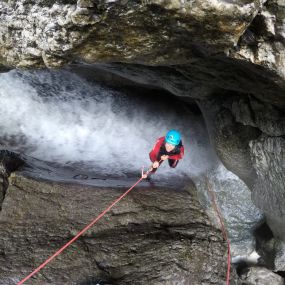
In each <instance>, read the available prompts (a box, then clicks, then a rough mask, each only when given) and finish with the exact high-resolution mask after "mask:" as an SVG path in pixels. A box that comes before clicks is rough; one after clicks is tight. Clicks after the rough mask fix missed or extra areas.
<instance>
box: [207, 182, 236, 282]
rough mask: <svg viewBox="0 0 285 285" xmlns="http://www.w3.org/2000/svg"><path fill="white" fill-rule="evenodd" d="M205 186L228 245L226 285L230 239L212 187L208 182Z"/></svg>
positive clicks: (228, 270) (228, 271) (228, 274)
mask: <svg viewBox="0 0 285 285" xmlns="http://www.w3.org/2000/svg"><path fill="white" fill-rule="evenodd" d="M207 186H208V192H209V193H210V194H211V198H212V202H213V206H214V209H215V211H216V212H217V214H218V217H219V221H220V224H221V229H222V233H223V237H224V240H225V241H226V242H227V247H228V253H227V254H228V258H227V263H228V269H227V280H226V285H229V284H230V271H231V251H230V250H231V248H230V241H229V238H228V234H227V231H226V229H225V225H224V222H223V218H222V214H221V211H220V210H219V207H218V205H217V203H216V201H217V199H216V194H215V192H214V191H213V190H212V188H211V187H210V185H209V184H208V183H207Z"/></svg>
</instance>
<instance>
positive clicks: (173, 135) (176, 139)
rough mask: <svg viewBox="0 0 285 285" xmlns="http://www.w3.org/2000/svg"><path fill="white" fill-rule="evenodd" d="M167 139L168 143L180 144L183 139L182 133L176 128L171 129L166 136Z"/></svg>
mask: <svg viewBox="0 0 285 285" xmlns="http://www.w3.org/2000/svg"><path fill="white" fill-rule="evenodd" d="M165 141H166V142H167V143H170V144H172V145H179V143H180V141H181V135H180V133H179V132H178V131H176V130H170V131H168V132H167V134H166V136H165Z"/></svg>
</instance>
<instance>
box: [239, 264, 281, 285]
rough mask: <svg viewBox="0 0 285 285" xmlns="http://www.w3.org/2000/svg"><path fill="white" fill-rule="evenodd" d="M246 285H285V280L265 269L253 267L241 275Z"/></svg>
mask: <svg viewBox="0 0 285 285" xmlns="http://www.w3.org/2000/svg"><path fill="white" fill-rule="evenodd" d="M241 280H242V282H243V283H242V284H244V285H268V284H270V285H283V284H284V279H283V278H282V277H281V276H279V275H278V274H276V273H273V272H272V271H270V270H268V269H266V268H264V267H251V268H250V269H247V270H245V272H243V273H242V275H241Z"/></svg>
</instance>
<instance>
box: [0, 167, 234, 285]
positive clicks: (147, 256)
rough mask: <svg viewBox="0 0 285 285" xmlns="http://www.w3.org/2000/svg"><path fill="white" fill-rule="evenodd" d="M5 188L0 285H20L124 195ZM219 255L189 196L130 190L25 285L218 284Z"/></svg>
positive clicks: (25, 185)
mask: <svg viewBox="0 0 285 285" xmlns="http://www.w3.org/2000/svg"><path fill="white" fill-rule="evenodd" d="M9 181H10V185H9V188H8V191H7V194H6V197H5V200H4V203H3V208H2V212H1V216H0V225H1V226H0V253H1V254H0V272H1V273H0V274H1V280H0V284H1V285H2V284H3V285H4V284H5V285H9V284H15V282H18V281H19V280H20V279H21V278H24V277H25V276H26V275H27V274H28V273H30V272H31V271H32V270H33V269H34V268H35V267H36V266H37V265H39V264H40V263H41V262H43V261H44V260H45V259H46V258H47V257H48V256H49V255H51V254H53V253H54V252H55V251H56V250H57V249H58V248H60V247H61V246H62V245H63V244H65V243H66V242H67V241H68V240H70V239H71V238H72V237H73V236H74V235H75V234H76V233H77V232H78V231H79V230H80V229H82V228H83V227H84V226H85V225H86V224H88V223H89V222H90V221H91V220H92V219H94V218H95V217H96V216H97V215H98V214H99V213H100V212H101V211H102V210H103V209H104V208H106V207H107V206H108V205H110V203H111V201H114V200H115V199H116V198H118V197H119V196H120V195H121V194H122V193H123V191H125V190H122V189H118V188H110V187H103V188H102V187H101V188H100V187H97V188H96V187H94V186H93V187H92V186H84V185H80V184H77V185H76V184H74V185H70V184H64V183H56V182H51V181H50V182H49V181H38V180H34V179H32V178H29V177H27V176H23V175H21V174H20V173H17V172H16V173H13V174H12V176H11V177H10V179H9ZM193 190H194V189H192V190H191V192H193ZM4 225H5V226H4ZM225 254H226V248H225V243H224V242H223V240H222V236H221V233H220V231H218V230H216V229H215V228H213V227H212V226H211V223H210V221H209V220H208V217H207V215H206V214H205V213H204V211H203V210H202V209H201V207H200V205H199V203H198V201H197V200H196V198H195V197H194V196H193V195H192V194H190V192H188V191H185V190H175V189H172V190H171V189H168V188H165V187H153V188H152V189H150V188H143V187H137V188H136V190H134V191H133V192H131V193H130V194H129V195H128V196H127V197H126V198H125V199H124V200H122V201H121V202H120V204H118V205H117V206H115V207H114V208H113V209H112V210H111V211H110V212H109V213H108V214H106V216H105V217H104V218H103V219H102V220H101V221H100V222H99V223H98V224H96V225H95V226H94V227H92V228H91V229H90V230H89V231H88V232H87V233H86V234H84V235H83V237H82V238H80V239H79V240H78V241H76V242H75V243H74V244H73V245H71V246H70V247H69V248H68V249H66V250H65V252H64V253H62V254H61V255H60V256H58V257H57V258H56V259H55V260H54V261H52V262H51V263H50V264H49V265H48V266H47V267H46V268H45V269H44V270H42V272H41V273H39V274H37V275H36V276H35V278H34V279H33V282H35V284H67V283H68V284H74V285H75V284H85V283H84V282H87V281H88V280H89V282H90V280H92V281H93V282H94V283H96V282H95V281H97V282H98V281H99V280H101V281H102V282H103V281H104V282H108V283H111V284H113V283H114V284H124V285H127V284H157V285H158V284H177V282H179V283H180V284H193V285H194V284H196V285H198V284H199V285H200V284H205V285H206V284H221V283H222V282H223V280H224V279H225V273H226V263H225V262H224V261H225V260H226V258H225ZM235 278H236V277H234V275H233V277H232V279H233V281H234V280H236V279H235Z"/></svg>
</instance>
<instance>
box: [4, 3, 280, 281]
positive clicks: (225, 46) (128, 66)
mask: <svg viewBox="0 0 285 285" xmlns="http://www.w3.org/2000/svg"><path fill="white" fill-rule="evenodd" d="M0 11H1V12H0V13H1V14H0V71H5V70H7V68H13V67H25V68H39V67H62V66H64V65H66V64H69V63H77V64H83V63H84V64H86V63H88V64H90V65H89V66H88V67H91V68H94V69H95V68H96V69H97V70H99V72H100V70H104V72H111V73H113V74H115V75H116V76H120V77H124V78H126V79H128V80H131V81H133V82H138V83H140V84H144V85H149V86H155V87H157V88H162V89H166V90H168V91H170V92H171V93H173V94H174V95H177V96H180V97H181V98H183V99H184V100H192V101H193V100H197V102H198V104H199V106H200V107H201V110H202V112H203V115H204V117H205V121H206V123H207V127H208V130H209V136H210V137H211V140H212V142H213V145H214V146H215V148H216V151H217V154H218V156H219V158H220V159H221V161H222V162H223V163H224V165H225V166H226V167H227V168H228V169H229V170H231V171H232V172H234V173H235V174H236V175H237V176H239V177H240V178H241V179H242V180H243V181H244V182H245V183H246V184H247V186H248V187H249V188H250V189H251V191H252V197H253V201H254V203H255V204H256V205H257V206H258V207H259V208H260V209H261V210H262V211H264V212H265V214H266V217H267V221H268V223H269V226H270V227H271V229H272V231H273V234H274V236H275V237H276V249H278V252H279V253H278V254H277V255H276V257H277V258H276V264H275V266H276V268H277V269H279V270H284V268H283V266H282V264H285V262H284V261H283V260H284V259H283V257H282V256H285V254H284V252H285V251H284V250H283V248H284V246H283V244H282V242H283V241H284V230H283V229H284V228H285V218H284V189H285V188H284V173H285V169H284V168H285V165H284V135H285V119H284V110H285V32H284V31H285V3H284V0H268V1H265V0H236V1H230V0H219V1H216V0H198V1H182V0H181V1H176V0H169V1H161V0H148V1H124V0H120V1H119V0H118V1H116V0H114V1H107V0H105V1H104V0H100V1H89V0H78V1H74V0H69V1H68V0H64V1H63V0H58V1H46V0H42V1H30V0H29V1H28V0H21V1H2V2H1V3H0ZM2 192H3V191H2ZM0 198H1V197H0ZM2 198H3V197H2ZM5 200H6V199H5ZM3 213H5V212H3ZM279 241H281V242H280V243H279ZM25 246H26V245H25ZM100 266H101V265H100ZM100 266H99V267H100ZM103 268H104V267H103ZM282 268H283V269H282ZM175 270H176V269H175ZM103 271H104V270H103ZM178 271H179V270H178V269H177V272H178ZM98 272H99V271H98ZM108 274H109V275H108V276H109V277H110V276H111V275H112V274H111V273H108ZM173 274H176V273H175V272H173ZM112 276H113V275H112ZM17 278H18V277H17ZM112 278H113V277H112ZM185 278H188V277H185ZM126 280H128V279H126ZM200 281H201V280H200ZM9 282H10V281H9ZM128 282H129V281H128ZM193 282H194V281H193ZM195 282H196V281H195ZM201 284H202V283H201Z"/></svg>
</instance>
